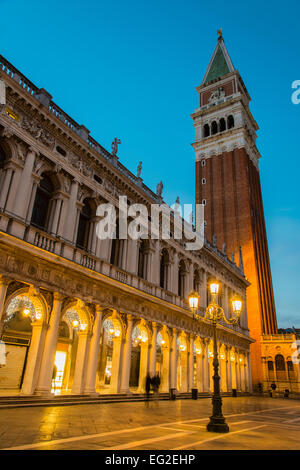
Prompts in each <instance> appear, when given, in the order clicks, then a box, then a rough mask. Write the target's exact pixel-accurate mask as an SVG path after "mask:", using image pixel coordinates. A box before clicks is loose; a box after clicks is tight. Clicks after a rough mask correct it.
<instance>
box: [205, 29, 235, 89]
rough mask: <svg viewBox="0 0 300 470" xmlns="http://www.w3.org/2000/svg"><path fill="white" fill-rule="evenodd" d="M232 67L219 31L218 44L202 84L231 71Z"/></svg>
mask: <svg viewBox="0 0 300 470" xmlns="http://www.w3.org/2000/svg"><path fill="white" fill-rule="evenodd" d="M233 71H234V67H233V64H232V62H231V60H230V57H229V54H228V52H227V49H226V46H225V44H224V40H223V37H222V34H220V33H219V39H218V44H217V46H216V48H215V51H214V53H213V56H212V59H211V61H210V63H209V66H208V69H207V71H206V74H205V77H204V79H203V82H202V84H207V83H209V82H212V81H213V80H216V79H218V78H221V77H223V76H224V75H226V74H227V73H230V72H233Z"/></svg>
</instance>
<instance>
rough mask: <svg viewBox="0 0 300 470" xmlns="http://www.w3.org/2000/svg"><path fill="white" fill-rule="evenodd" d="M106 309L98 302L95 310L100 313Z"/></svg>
mask: <svg viewBox="0 0 300 470" xmlns="http://www.w3.org/2000/svg"><path fill="white" fill-rule="evenodd" d="M104 309H105V307H102V306H101V305H99V304H96V305H95V312H96V313H98V314H100V313H103V310H104Z"/></svg>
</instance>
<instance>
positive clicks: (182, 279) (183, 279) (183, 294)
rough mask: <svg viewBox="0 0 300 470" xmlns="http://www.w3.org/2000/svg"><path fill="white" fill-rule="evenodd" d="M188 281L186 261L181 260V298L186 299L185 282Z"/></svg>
mask: <svg viewBox="0 0 300 470" xmlns="http://www.w3.org/2000/svg"><path fill="white" fill-rule="evenodd" d="M185 280H186V267H185V264H184V261H183V260H181V261H180V263H179V269H178V295H179V297H182V298H184V297H185V282H186V281H185Z"/></svg>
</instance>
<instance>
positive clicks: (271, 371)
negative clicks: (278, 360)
mask: <svg viewBox="0 0 300 470" xmlns="http://www.w3.org/2000/svg"><path fill="white" fill-rule="evenodd" d="M268 379H269V380H270V381H273V380H274V362H273V361H272V360H268Z"/></svg>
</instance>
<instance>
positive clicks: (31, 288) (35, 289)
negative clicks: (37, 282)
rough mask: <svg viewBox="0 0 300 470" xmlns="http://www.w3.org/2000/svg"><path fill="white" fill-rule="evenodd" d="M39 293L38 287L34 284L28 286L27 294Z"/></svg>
mask: <svg viewBox="0 0 300 470" xmlns="http://www.w3.org/2000/svg"><path fill="white" fill-rule="evenodd" d="M39 293H40V288H39V287H37V286H34V285H32V284H31V285H30V286H29V287H28V295H32V296H34V295H39Z"/></svg>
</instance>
